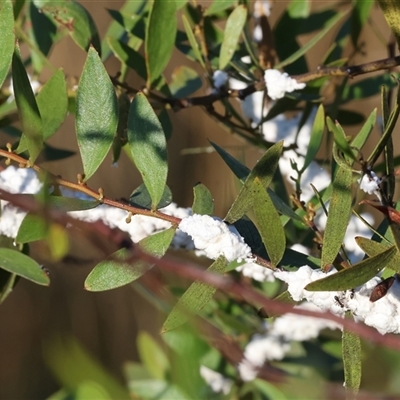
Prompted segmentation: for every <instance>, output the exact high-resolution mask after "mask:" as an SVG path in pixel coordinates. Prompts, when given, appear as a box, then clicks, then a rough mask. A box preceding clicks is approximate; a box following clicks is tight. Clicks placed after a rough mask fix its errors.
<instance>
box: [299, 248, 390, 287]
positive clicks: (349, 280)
mask: <svg viewBox="0 0 400 400" xmlns="http://www.w3.org/2000/svg"><path fill="white" fill-rule="evenodd" d="M396 253H397V249H396V247H395V246H392V247H390V248H389V249H387V250H385V251H383V252H382V253H379V254H377V255H376V256H373V257H370V258H367V259H366V260H363V261H360V262H359V263H357V264H354V265H353V266H352V267H351V268H347V269H344V270H342V271H339V272H337V273H335V274H332V275H329V276H327V277H326V278H322V279H319V280H318V281H314V282H311V283H309V284H308V285H307V286H306V287H305V289H306V290H310V291H316V292H321V291H322V292H324V291H340V290H350V289H354V288H355V287H357V286H360V285H362V284H364V283H365V282H367V281H369V280H370V279H372V278H373V277H374V276H375V275H376V274H377V273H379V272H380V271H382V269H383V268H385V267H387V266H388V265H389V264H390V263H391V262H392V260H393V258H394V257H396Z"/></svg>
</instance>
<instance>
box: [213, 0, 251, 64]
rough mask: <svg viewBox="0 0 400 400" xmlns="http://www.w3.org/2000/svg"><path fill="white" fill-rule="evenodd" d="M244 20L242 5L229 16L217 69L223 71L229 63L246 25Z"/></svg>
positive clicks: (244, 14) (244, 8)
mask: <svg viewBox="0 0 400 400" xmlns="http://www.w3.org/2000/svg"><path fill="white" fill-rule="evenodd" d="M246 18H247V8H246V7H245V6H244V5H240V6H237V7H236V8H235V9H234V10H233V11H232V13H231V14H230V15H229V17H228V19H227V21H226V26H225V32H224V39H223V41H222V45H221V51H220V53H219V69H224V68H225V67H226V66H227V65H228V64H229V62H230V61H231V59H232V57H233V54H234V53H235V50H236V46H237V45H238V42H239V38H240V35H241V34H242V31H243V27H244V24H245V23H246Z"/></svg>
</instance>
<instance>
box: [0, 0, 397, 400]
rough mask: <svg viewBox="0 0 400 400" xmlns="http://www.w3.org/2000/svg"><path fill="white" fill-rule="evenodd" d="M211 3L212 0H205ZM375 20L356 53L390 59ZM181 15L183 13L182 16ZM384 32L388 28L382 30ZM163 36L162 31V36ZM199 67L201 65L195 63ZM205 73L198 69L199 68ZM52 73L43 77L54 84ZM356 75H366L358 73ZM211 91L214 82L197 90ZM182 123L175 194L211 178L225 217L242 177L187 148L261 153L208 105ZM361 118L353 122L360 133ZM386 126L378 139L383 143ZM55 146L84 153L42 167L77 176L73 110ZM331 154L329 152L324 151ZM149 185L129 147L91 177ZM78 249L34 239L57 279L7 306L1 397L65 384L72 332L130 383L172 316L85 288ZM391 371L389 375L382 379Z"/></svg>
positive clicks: (366, 107)
mask: <svg viewBox="0 0 400 400" xmlns="http://www.w3.org/2000/svg"><path fill="white" fill-rule="evenodd" d="M80 3H82V4H83V5H84V6H85V7H86V8H87V9H88V11H89V12H90V14H91V15H92V16H93V18H94V20H95V21H96V24H97V27H98V29H99V32H100V35H101V38H103V35H104V33H105V31H106V29H107V27H108V25H109V23H110V21H111V18H110V16H109V14H108V12H107V9H119V8H120V7H121V6H122V4H123V3H124V2H123V1H113V0H108V1H101V2H100V1H80ZM199 3H202V4H204V5H205V6H207V5H209V4H210V3H211V1H210V2H209V1H200V2H199ZM288 3H289V2H288V1H279V0H276V1H275V2H274V8H273V11H272V15H271V18H270V23H271V26H274V23H275V22H276V21H277V19H279V17H280V15H281V14H282V12H283V10H284V9H285V7H286V6H287V4H288ZM344 3H346V4H349V3H351V1H343V2H332V1H329V2H328V1H313V2H312V4H313V5H312V6H313V7H315V8H321V7H324V6H325V7H326V6H328V5H329V6H330V7H337V6H339V4H340V5H343V4H344ZM370 19H371V24H368V26H367V27H366V29H365V30H364V31H363V33H362V37H361V42H362V43H363V47H362V49H363V54H360V55H358V56H357V57H356V59H355V63H363V62H367V61H372V60H377V59H381V58H386V57H387V56H388V54H387V49H386V48H385V45H384V42H382V41H380V40H379V39H378V37H379V35H381V36H382V38H383V40H384V41H385V42H387V41H388V39H389V36H390V33H389V29H388V27H387V25H386V22H385V20H384V17H383V15H382V13H381V11H380V10H379V8H378V7H377V6H375V7H374V9H373V11H372V14H371V18H370ZM179 21H180V20H179ZM376 31H379V35H377V34H376ZM335 34H336V31H335V29H334V30H333V32H332V33H331V34H330V35H328V36H327V37H326V38H325V40H323V41H321V42H320V43H319V44H318V45H317V46H316V47H314V48H313V49H312V51H311V52H310V53H309V54H308V56H307V59H308V62H309V67H310V69H311V70H312V69H315V68H317V66H318V65H319V62H320V60H319V56H320V55H321V54H324V53H325V51H326V48H325V46H326V43H329V42H330V40H331V38H332V36H334V35H335ZM309 38H310V37H309V35H304V36H303V37H301V38H300V40H301V41H302V43H306V42H307V41H308V40H309ZM160 40H162V38H160ZM85 58H86V53H85V52H84V51H83V50H81V49H79V48H78V47H77V46H76V44H75V43H74V42H73V41H72V40H71V39H70V38H69V37H65V38H64V39H63V40H62V42H61V43H59V44H58V45H56V46H55V48H54V49H53V50H52V53H51V57H50V60H51V62H52V63H53V64H54V65H55V66H56V67H63V68H64V72H65V75H66V76H67V77H68V78H70V79H71V80H73V79H79V76H80V74H81V72H82V68H83V64H84V61H85ZM187 63H188V61H187V59H186V57H185V56H184V55H182V54H180V53H179V51H177V50H176V49H175V50H174V53H173V56H172V59H171V62H170V63H169V65H168V67H167V69H166V71H165V76H166V77H167V80H168V79H169V78H170V77H171V74H172V73H173V71H174V69H175V68H176V67H179V66H180V65H182V64H187ZM190 66H191V67H192V68H195V69H196V68H197V67H196V65H194V63H192V65H190ZM106 68H107V69H108V71H109V73H110V74H111V75H114V74H115V73H116V72H117V71H118V68H119V62H118V61H117V60H115V59H113V58H110V59H109V60H108V61H107V62H106ZM197 70H198V71H199V72H201V71H200V70H199V69H197ZM48 78H49V76H47V75H45V74H43V76H41V77H40V80H41V81H42V82H45V81H46V80H47V79H48ZM355 79H357V78H355ZM128 81H129V82H130V84H131V85H132V86H134V87H138V86H139V85H140V84H139V83H138V81H137V77H135V76H133V75H132V76H129V77H128ZM205 93H207V87H206V84H204V86H203V89H202V90H200V91H198V92H197V93H196V94H197V95H201V94H205ZM378 105H379V98H378V97H373V98H367V99H365V100H362V101H358V102H352V103H351V105H350V107H351V109H352V110H353V111H359V112H361V113H365V114H366V115H368V114H369V113H370V112H371V111H372V109H373V108H374V107H377V106H378ZM170 117H171V120H172V123H173V135H172V138H171V139H170V141H169V144H168V151H169V156H168V157H169V178H168V185H169V186H170V188H171V190H172V193H173V201H174V202H176V203H178V205H179V206H181V207H189V206H191V204H192V201H193V199H192V187H193V185H194V184H196V183H197V182H202V183H204V184H205V185H206V186H207V187H208V188H209V189H210V191H211V193H212V194H213V196H214V200H215V214H216V215H218V216H220V217H223V216H224V213H226V211H227V209H228V207H229V205H230V204H231V203H232V201H233V199H234V198H235V196H236V194H237V193H238V188H239V185H238V182H237V181H236V180H235V179H234V177H233V174H232V173H230V171H229V170H228V168H227V167H226V166H225V164H224V162H223V161H222V160H221V159H220V157H219V156H218V155H217V154H215V153H203V152H198V153H197V154H194V155H182V150H185V149H195V148H204V147H208V146H209V142H208V140H212V141H213V142H215V143H217V144H218V145H220V146H221V147H223V148H224V149H226V150H227V151H229V152H230V153H231V154H233V155H234V156H235V157H236V158H238V159H240V160H241V161H242V162H244V163H245V164H246V165H247V166H248V167H250V168H251V167H252V166H253V165H254V164H255V162H256V160H257V159H258V158H259V157H260V155H261V152H260V150H258V149H255V148H252V147H251V146H250V145H249V144H247V143H244V142H243V141H241V140H240V139H238V138H237V137H234V136H232V135H231V134H230V133H228V132H226V131H225V130H224V129H223V128H221V127H220V126H219V125H218V124H217V123H216V122H215V121H213V120H212V119H211V118H209V117H208V116H207V114H206V112H205V111H204V110H203V109H201V108H200V107H193V108H189V109H185V110H181V111H179V112H176V113H174V112H173V111H170ZM358 128H359V126H355V127H350V128H349V129H348V130H346V133H347V134H351V133H352V130H354V132H356V131H357V129H358ZM376 139H377V132H374V136H372V139H371V141H373V142H374V143H375V141H376ZM50 144H52V145H54V146H56V147H62V148H66V149H70V150H73V151H75V152H77V155H75V156H72V157H70V158H67V159H65V160H62V161H58V162H54V163H44V164H43V167H45V168H46V169H48V170H50V171H51V172H52V173H54V174H60V175H62V177H63V178H65V179H68V180H71V181H76V176H77V174H78V173H81V172H82V164H81V161H80V157H79V155H78V147H77V143H76V138H75V128H74V118H73V117H71V116H69V117H67V120H66V122H65V123H64V125H63V126H62V128H61V129H60V131H59V132H58V133H57V134H56V135H54V136H53V137H52V138H51V140H50ZM398 146H399V143H395V154H398ZM320 156H321V157H324V156H325V155H324V154H323V152H322V153H321V155H320ZM140 183H141V180H140V176H139V173H138V172H137V171H136V170H135V168H134V167H133V166H132V164H131V162H130V161H129V160H128V159H127V158H126V157H125V155H124V154H123V155H122V158H121V160H120V161H119V163H118V166H117V167H111V157H109V158H108V159H107V160H106V161H105V162H104V163H103V165H102V167H101V168H100V169H99V170H98V172H97V173H96V174H95V175H94V177H93V178H91V179H90V180H89V185H90V186H91V187H92V188H94V189H96V188H99V187H102V188H103V189H104V191H105V195H106V196H108V197H111V198H127V197H129V195H130V193H131V192H132V190H133V189H134V188H136V187H137V186H138V185H139V184H140ZM73 249H74V251H73V254H72V255H71V257H70V259H69V260H67V261H65V262H63V263H59V264H57V265H52V264H49V262H48V260H47V259H46V258H45V257H43V256H44V255H43V253H42V251H41V250H42V249H41V248H40V246H38V245H32V247H31V252H32V254H33V256H34V257H35V258H36V259H38V260H41V259H42V262H43V264H44V266H45V267H46V268H48V269H49V271H50V275H51V281H52V284H51V286H50V287H48V288H47V287H40V286H38V285H35V284H33V283H30V282H28V281H26V280H21V281H20V282H19V283H18V284H17V286H16V288H15V290H14V292H13V293H12V295H10V296H9V297H8V298H7V300H6V301H5V302H4V304H2V305H1V307H0V343H1V349H2V350H1V362H0V398H2V399H22V398H29V399H36V398H37V399H40V398H45V397H47V396H49V395H50V394H51V393H53V392H55V391H56V390H57V389H58V388H59V385H58V383H57V382H56V381H55V379H54V377H53V375H52V374H51V372H50V371H49V369H48V367H47V366H46V362H45V358H44V356H43V354H44V351H46V349H45V346H46V343H48V342H49V341H51V340H52V338H54V337H61V336H64V335H70V336H73V337H75V338H77V339H78V340H79V342H80V343H82V344H83V345H84V347H85V348H86V349H87V350H88V351H89V352H90V353H91V354H92V355H94V356H95V357H96V358H97V359H98V360H100V361H101V363H102V364H103V365H104V366H105V367H106V368H107V369H108V370H109V371H111V373H112V374H114V375H115V376H116V377H117V379H119V380H120V381H121V382H123V380H122V374H121V365H122V364H123V363H124V362H125V361H128V360H135V359H137V356H138V355H137V350H136V346H135V340H136V335H137V332H138V331H139V330H145V331H148V332H151V333H152V334H153V335H154V337H157V335H158V334H159V329H160V326H161V324H162V322H163V318H164V316H160V315H159V313H158V311H156V309H155V308H154V307H153V306H152V305H151V304H150V303H149V302H148V301H146V300H145V299H144V297H143V296H141V295H140V294H139V293H138V291H136V290H134V287H133V286H131V285H128V286H125V287H122V288H120V289H116V290H112V291H108V292H103V293H88V292H86V291H85V290H84V289H83V282H84V279H85V278H86V276H87V274H88V273H89V272H90V270H91V268H93V266H94V265H93V263H91V261H90V259H91V255H90V254H89V253H88V251H87V249H86V248H83V246H82V245H81V244H80V243H79V242H76V243H74V242H73ZM382 379H383V378H382Z"/></svg>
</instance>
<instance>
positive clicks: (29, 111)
mask: <svg viewBox="0 0 400 400" xmlns="http://www.w3.org/2000/svg"><path fill="white" fill-rule="evenodd" d="M12 75H13V86H14V94H15V102H16V103H17V108H18V115H19V119H20V121H21V125H22V131H23V135H24V138H25V141H26V146H27V148H28V151H29V161H30V162H31V163H34V162H35V160H36V158H37V156H38V155H39V153H40V151H41V150H42V147H43V133H42V119H41V116H40V112H39V108H38V105H37V103H36V99H35V95H34V93H33V90H32V87H31V83H30V82H29V78H28V75H27V73H26V71H25V68H24V65H23V63H22V61H21V56H20V54H19V48H18V47H16V48H15V51H14V55H13V58H12ZM17 152H19V149H17Z"/></svg>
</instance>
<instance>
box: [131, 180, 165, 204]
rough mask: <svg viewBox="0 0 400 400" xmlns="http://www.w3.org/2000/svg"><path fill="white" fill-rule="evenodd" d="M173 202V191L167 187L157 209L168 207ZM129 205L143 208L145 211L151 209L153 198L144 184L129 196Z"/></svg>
mask: <svg viewBox="0 0 400 400" xmlns="http://www.w3.org/2000/svg"><path fill="white" fill-rule="evenodd" d="M171 202H172V192H171V189H170V188H169V187H168V186H167V185H165V188H164V193H163V195H162V197H161V199H160V202H159V203H158V204H157V207H156V208H157V209H159V208H164V207H167V206H168V205H169V204H171ZM129 204H130V205H131V206H133V207H141V208H145V209H150V208H151V196H150V193H149V191H148V190H147V188H146V185H144V184H143V183H142V184H141V185H140V186H139V187H137V188H136V189H135V190H134V191H133V192H132V193H131V195H130V196H129Z"/></svg>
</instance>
